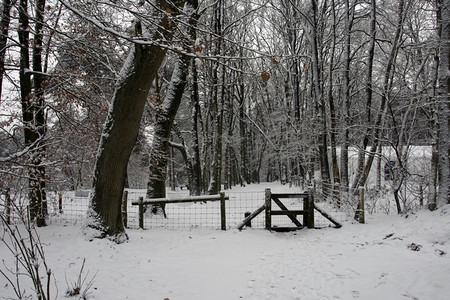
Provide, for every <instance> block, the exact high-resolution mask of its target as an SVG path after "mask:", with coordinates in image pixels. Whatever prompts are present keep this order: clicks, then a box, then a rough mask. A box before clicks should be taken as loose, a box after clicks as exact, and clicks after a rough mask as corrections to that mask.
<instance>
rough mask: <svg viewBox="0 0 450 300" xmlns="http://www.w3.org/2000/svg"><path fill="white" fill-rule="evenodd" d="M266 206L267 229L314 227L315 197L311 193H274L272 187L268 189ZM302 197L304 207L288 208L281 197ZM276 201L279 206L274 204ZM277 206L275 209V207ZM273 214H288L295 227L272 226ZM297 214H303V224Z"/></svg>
mask: <svg viewBox="0 0 450 300" xmlns="http://www.w3.org/2000/svg"><path fill="white" fill-rule="evenodd" d="M265 195H266V196H265V207H266V229H269V230H275V231H291V230H298V229H302V228H303V227H305V226H306V227H307V228H314V198H313V194H312V193H311V192H309V193H283V194H273V193H271V191H270V189H266V193H265ZM292 198H295V199H302V200H303V201H302V202H303V203H302V204H303V205H302V207H298V209H288V208H287V207H286V205H284V204H283V202H282V201H281V199H292ZM273 203H275V204H276V205H277V206H278V207H275V206H273V205H272V204H273ZM273 207H275V209H273ZM272 216H287V217H288V218H289V219H291V221H292V223H293V224H294V225H295V227H275V226H272ZM297 216H303V220H302V221H303V224H302V223H301V222H300V221H299V220H298V219H297Z"/></svg>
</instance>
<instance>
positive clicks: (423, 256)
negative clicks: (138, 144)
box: [0, 185, 450, 300]
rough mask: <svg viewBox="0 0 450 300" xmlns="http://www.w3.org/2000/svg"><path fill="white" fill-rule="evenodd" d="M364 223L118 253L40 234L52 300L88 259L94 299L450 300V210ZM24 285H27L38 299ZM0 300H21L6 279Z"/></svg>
mask: <svg viewBox="0 0 450 300" xmlns="http://www.w3.org/2000/svg"><path fill="white" fill-rule="evenodd" d="M260 189H264V186H263V185H261V187H260ZM366 219H367V224H364V225H362V224H356V223H351V222H348V223H345V224H344V226H343V227H342V228H341V229H334V228H326V229H303V230H300V231H296V232H289V233H277V232H269V231H266V230H264V229H251V228H246V229H245V230H242V231H238V230H236V229H229V230H227V231H221V230H215V229H191V230H190V229H181V230H175V229H161V228H156V229H148V230H140V229H129V230H128V231H127V232H128V235H129V241H128V242H127V243H123V244H119V245H118V244H115V243H113V242H111V241H108V240H98V239H95V240H93V241H88V240H86V239H85V237H84V236H83V235H82V233H81V230H80V227H79V226H72V225H69V226H63V225H61V224H51V225H49V226H47V227H45V228H39V229H38V231H39V235H40V238H41V241H42V242H43V243H44V249H45V255H46V259H47V264H48V265H49V267H50V268H51V269H52V272H53V274H54V277H55V282H56V286H57V290H58V291H57V293H58V294H57V296H56V291H55V290H53V292H52V295H53V296H52V298H53V299H65V297H66V296H65V292H66V290H67V288H68V287H71V286H72V284H73V283H74V282H75V281H76V280H77V277H78V274H79V273H80V268H81V266H82V263H83V260H85V267H84V271H83V274H82V275H83V278H84V279H86V282H85V285H87V282H88V281H90V280H91V279H92V280H93V282H92V287H91V288H90V289H89V295H88V299H135V300H139V299H148V300H153V299H156V300H158V299H160V300H163V299H165V298H168V299H170V300H190V299H193V300H202V299H205V300H211V299H224V300H228V299H283V300H289V299H305V300H315V299H383V300H387V299H420V300H427V299H433V300H440V299H441V300H446V299H450V284H449V282H450V205H448V206H446V207H443V208H441V209H440V210H439V211H437V212H429V211H427V210H421V211H419V212H417V213H415V214H410V215H409V216H408V217H404V216H403V217H402V216H397V215H384V214H377V215H371V216H366ZM414 250H418V251H414ZM0 255H1V259H2V260H3V261H4V265H2V266H0V269H2V270H5V265H6V266H11V264H12V262H13V257H12V255H11V253H9V252H8V250H7V249H6V247H5V245H4V244H0ZM27 280H28V279H27V278H26V277H23V279H22V282H21V287H22V288H23V289H27V291H28V292H29V293H30V294H31V293H32V289H31V285H30V283H29V282H28V281H27ZM55 282H53V281H52V286H55ZM0 296H1V297H3V298H8V297H12V298H13V299H14V294H13V290H12V287H11V285H10V284H8V283H7V282H6V280H5V279H4V278H3V277H0ZM1 297H0V298H1ZM34 299H36V297H34Z"/></svg>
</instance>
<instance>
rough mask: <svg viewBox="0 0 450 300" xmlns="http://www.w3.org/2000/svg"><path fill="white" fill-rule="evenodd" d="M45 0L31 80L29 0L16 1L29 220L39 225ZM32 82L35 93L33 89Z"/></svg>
mask: <svg viewBox="0 0 450 300" xmlns="http://www.w3.org/2000/svg"><path fill="white" fill-rule="evenodd" d="M44 6H45V1H38V2H37V5H36V27H35V35H34V40H35V42H34V46H33V69H34V71H35V72H36V73H34V77H33V81H32V80H31V73H32V72H31V71H30V49H29V45H30V33H29V32H30V30H29V26H30V24H29V17H28V1H27V0H21V1H20V2H19V27H18V35H19V42H20V67H19V79H20V97H21V104H22V122H23V130H24V138H25V146H26V147H29V148H30V150H29V152H30V153H29V157H30V162H29V163H30V169H29V176H28V188H29V195H28V196H29V201H30V204H29V208H30V219H31V220H33V221H34V220H36V223H37V225H38V226H45V214H46V202H45V198H46V194H45V168H44V167H43V166H42V160H43V156H44V151H45V148H43V145H41V144H42V140H43V137H44V135H45V113H44V102H43V101H44V90H43V78H42V74H41V73H42V59H41V53H42V26H43V23H42V22H43V7H44ZM33 83H34V88H35V90H34V95H33V92H32V88H33Z"/></svg>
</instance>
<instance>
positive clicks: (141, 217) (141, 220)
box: [139, 197, 144, 229]
mask: <svg viewBox="0 0 450 300" xmlns="http://www.w3.org/2000/svg"><path fill="white" fill-rule="evenodd" d="M143 202H144V197H139V228H141V229H144V203H143Z"/></svg>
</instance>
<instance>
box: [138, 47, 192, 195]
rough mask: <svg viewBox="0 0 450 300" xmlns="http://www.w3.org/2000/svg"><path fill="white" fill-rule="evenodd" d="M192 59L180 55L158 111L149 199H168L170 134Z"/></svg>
mask: <svg viewBox="0 0 450 300" xmlns="http://www.w3.org/2000/svg"><path fill="white" fill-rule="evenodd" d="M189 60H190V58H189V57H188V56H186V55H182V54H180V55H179V56H178V58H177V62H176V65H175V69H174V70H173V74H172V78H171V80H170V86H169V89H168V92H167V95H166V97H165V98H164V101H163V103H162V105H161V108H160V109H158V113H157V117H156V124H155V126H154V133H153V142H152V147H151V149H150V177H149V181H148V184H147V198H164V197H166V184H165V183H166V178H167V163H168V158H169V144H170V133H171V129H172V125H173V122H174V119H175V115H176V113H177V111H178V107H179V106H180V103H181V98H182V96H183V92H184V88H185V86H186V77H187V73H188V69H189V68H188V66H189Z"/></svg>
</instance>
